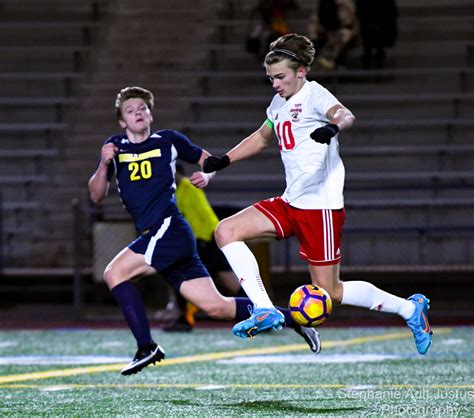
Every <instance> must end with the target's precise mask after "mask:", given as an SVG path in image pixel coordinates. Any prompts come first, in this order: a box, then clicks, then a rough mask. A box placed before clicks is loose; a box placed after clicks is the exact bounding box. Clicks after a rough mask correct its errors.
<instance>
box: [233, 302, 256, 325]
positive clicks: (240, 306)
mask: <svg viewBox="0 0 474 418" xmlns="http://www.w3.org/2000/svg"><path fill="white" fill-rule="evenodd" d="M234 299H235V319H236V321H237V322H240V321H243V320H244V319H247V318H248V317H249V316H250V315H251V312H252V311H253V303H252V301H251V300H250V299H249V298H234Z"/></svg>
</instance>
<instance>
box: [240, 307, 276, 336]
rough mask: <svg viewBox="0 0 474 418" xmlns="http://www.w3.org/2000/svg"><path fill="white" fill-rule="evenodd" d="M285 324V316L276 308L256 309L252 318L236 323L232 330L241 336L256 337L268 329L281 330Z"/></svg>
mask: <svg viewBox="0 0 474 418" xmlns="http://www.w3.org/2000/svg"><path fill="white" fill-rule="evenodd" d="M284 325H285V316H284V315H283V314H282V313H281V312H280V311H279V310H277V309H275V308H259V309H255V311H254V312H253V314H252V315H251V316H250V318H248V319H246V320H245V321H241V322H239V323H238V324H235V325H234V326H233V328H232V332H233V333H234V334H235V335H237V336H238V337H240V338H254V337H255V336H256V335H257V334H260V333H261V332H263V331H265V330H267V329H274V330H277V331H279V330H281V329H282V328H283V326H284Z"/></svg>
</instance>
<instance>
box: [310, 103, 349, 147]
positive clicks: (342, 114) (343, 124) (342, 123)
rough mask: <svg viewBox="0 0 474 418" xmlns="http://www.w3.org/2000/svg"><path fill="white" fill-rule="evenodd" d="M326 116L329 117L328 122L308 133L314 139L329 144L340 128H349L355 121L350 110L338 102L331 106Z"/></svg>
mask: <svg viewBox="0 0 474 418" xmlns="http://www.w3.org/2000/svg"><path fill="white" fill-rule="evenodd" d="M326 116H327V117H328V119H329V123H328V124H327V125H326V126H322V127H320V128H318V129H316V130H315V131H314V132H313V133H312V134H311V135H310V136H311V138H312V139H313V140H314V141H316V142H319V143H320V144H326V145H329V143H330V142H331V139H332V138H333V137H334V136H335V135H337V133H338V132H339V131H340V130H342V129H347V128H350V127H351V126H352V124H353V123H354V121H355V116H354V115H353V114H352V112H351V111H350V110H349V109H347V108H346V107H344V106H342V105H340V104H337V105H335V106H333V107H331V108H330V109H329V110H328V111H327V112H326Z"/></svg>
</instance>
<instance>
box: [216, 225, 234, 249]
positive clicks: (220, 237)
mask: <svg viewBox="0 0 474 418" xmlns="http://www.w3.org/2000/svg"><path fill="white" fill-rule="evenodd" d="M214 236H215V238H216V242H217V244H218V245H219V247H222V246H224V245H226V244H229V243H230V242H233V241H235V240H236V237H235V227H234V225H233V224H232V222H229V221H228V220H227V219H224V220H223V221H220V222H219V224H218V225H217V227H216V230H215V231H214Z"/></svg>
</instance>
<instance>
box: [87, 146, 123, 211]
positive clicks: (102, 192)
mask: <svg viewBox="0 0 474 418" xmlns="http://www.w3.org/2000/svg"><path fill="white" fill-rule="evenodd" d="M117 152H118V149H117V147H116V146H115V145H114V144H111V143H109V144H105V145H104V146H103V147H102V151H101V158H100V163H99V166H98V167H97V170H96V171H95V173H94V174H93V175H92V177H91V178H90V179H89V194H90V197H91V200H92V201H93V202H94V203H100V202H101V201H102V200H103V199H104V198H105V197H106V196H107V194H108V192H109V181H108V179H107V170H108V168H109V165H110V164H111V163H112V161H113V159H114V158H115V155H116V154H117Z"/></svg>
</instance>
